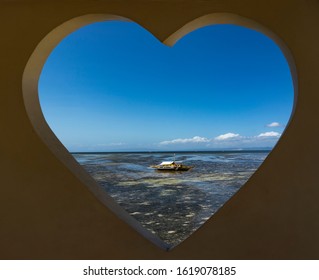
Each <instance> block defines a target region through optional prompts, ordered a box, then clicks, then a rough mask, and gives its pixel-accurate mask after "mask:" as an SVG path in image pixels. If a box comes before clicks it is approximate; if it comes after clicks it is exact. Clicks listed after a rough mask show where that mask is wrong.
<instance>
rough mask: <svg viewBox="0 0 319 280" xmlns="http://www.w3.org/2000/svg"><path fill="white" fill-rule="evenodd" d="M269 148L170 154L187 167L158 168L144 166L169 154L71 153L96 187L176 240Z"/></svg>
mask: <svg viewBox="0 0 319 280" xmlns="http://www.w3.org/2000/svg"><path fill="white" fill-rule="evenodd" d="M268 153H269V151H236V152H234V151H232V152H183V153H175V159H176V161H183V164H185V165H191V166H193V169H191V170H189V171H184V172H161V171H156V170H153V169H151V168H150V167H149V166H150V165H153V164H158V163H160V162H162V161H167V160H173V159H174V153H74V154H73V156H74V158H75V159H76V160H77V161H78V162H79V163H80V164H81V165H82V166H83V167H84V168H85V170H86V171H87V172H88V173H89V174H91V176H92V177H93V178H94V179H95V180H96V181H97V182H98V183H99V185H100V186H101V188H102V189H103V190H105V191H106V192H107V193H108V194H109V195H111V196H112V197H113V198H114V199H115V200H116V201H117V202H118V204H120V205H121V206H122V207H123V208H124V209H125V210H126V211H127V212H128V213H129V214H130V215H132V216H133V217H134V218H135V219H136V220H138V221H139V222H141V223H142V225H143V226H144V227H145V228H147V229H148V230H150V231H151V232H153V233H154V234H156V235H157V236H159V237H160V238H161V239H162V240H163V241H165V242H167V243H169V244H171V245H176V244H178V243H180V242H181V241H183V240H184V239H185V238H187V237H188V236H189V235H190V234H191V233H192V232H194V231H195V230H196V229H197V228H198V227H200V226H201V225H202V224H203V223H204V222H205V221H206V220H208V219H209V218H210V217H211V216H212V215H213V214H214V213H215V212H216V211H217V210H218V209H219V208H220V207H221V206H222V205H223V204H224V203H225V202H226V201H227V200H228V199H229V198H230V197H231V196H232V195H233V194H234V193H235V192H236V191H237V190H238V189H239V188H240V187H241V186H242V185H243V184H244V183H245V182H246V181H247V180H248V179H249V177H250V176H251V175H252V174H253V173H254V172H255V170H256V169H257V168H258V167H259V166H260V164H261V163H262V162H263V161H264V159H265V158H266V157H267V155H268Z"/></svg>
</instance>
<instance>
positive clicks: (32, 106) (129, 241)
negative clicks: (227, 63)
mask: <svg viewBox="0 0 319 280" xmlns="http://www.w3.org/2000/svg"><path fill="white" fill-rule="evenodd" d="M214 13H227V14H223V15H221V16H220V17H219V18H218V17H217V18H216V17H215V16H213V15H211V16H208V17H204V18H201V19H200V20H197V21H195V22H193V23H191V24H189V25H187V26H186V27H185V28H184V29H181V31H180V32H179V33H176V34H175V35H176V38H179V37H181V36H182V34H183V33H185V32H186V33H187V32H188V31H189V30H191V29H193V28H195V27H196V26H202V25H205V24H208V23H213V22H217V23H218V22H219V23H220V22H234V23H238V24H243V25H245V26H250V27H252V28H256V29H258V30H262V31H264V32H266V33H267V34H268V35H269V36H271V37H272V38H273V39H274V40H276V42H278V43H279V44H282V45H281V47H282V48H283V51H284V53H285V54H286V55H287V59H288V61H289V62H290V63H291V66H292V67H294V65H295V66H296V71H295V69H294V68H292V72H293V76H294V78H295V79H296V78H297V77H298V83H297V80H295V82H296V83H295V86H296V88H295V89H296V102H295V112H294V115H293V117H292V119H291V121H290V124H289V126H288V127H287V129H286V131H285V133H284V135H283V136H282V138H281V139H280V141H279V143H278V144H277V146H276V147H275V149H274V150H273V152H272V153H271V154H270V156H269V157H268V158H267V159H266V161H265V162H264V163H263V165H262V166H261V168H260V169H259V170H258V171H257V172H256V173H255V174H254V175H253V177H252V178H251V179H250V180H249V181H248V182H247V183H246V184H245V185H244V186H243V187H242V188H241V190H240V191H239V192H238V193H237V194H236V195H235V196H234V197H233V198H232V199H231V200H230V201H229V202H228V203H227V204H226V205H225V206H224V207H223V208H222V209H221V210H220V211H219V212H218V213H217V214H215V215H214V216H213V217H212V218H211V219H210V220H209V221H208V222H207V223H206V224H205V225H204V226H203V227H201V228H200V229H199V230H198V231H197V232H196V233H195V234H193V235H192V236H191V237H189V238H188V239H187V240H186V241H184V242H183V243H181V244H180V245H178V246H177V247H176V248H174V249H173V250H171V251H170V252H166V251H164V250H163V249H161V248H159V247H158V246H157V245H154V244H153V243H152V242H150V241H149V240H148V239H146V238H144V237H142V235H141V234H140V233H138V232H137V231H136V230H134V229H133V228H132V227H131V226H129V225H127V223H126V222H124V221H123V220H122V219H124V220H127V219H128V218H127V217H126V216H125V213H122V212H120V210H118V209H117V206H116V205H113V204H112V202H111V201H110V200H109V199H108V198H107V197H104V196H103V195H102V194H100V193H98V189H97V186H96V185H95V182H94V181H93V182H92V179H91V178H90V177H89V176H88V175H87V174H85V173H84V172H83V170H81V168H79V167H78V166H77V165H76V164H75V163H74V162H73V161H72V159H71V158H70V156H69V155H68V154H67V152H66V150H65V149H64V148H63V147H62V146H61V144H60V143H59V142H58V141H57V140H56V138H55V137H54V135H52V133H50V131H49V129H48V128H47V126H46V124H45V123H44V122H43V118H42V115H41V111H40V110H39V106H38V103H37V88H36V85H37V79H38V74H39V71H41V66H42V65H43V63H44V61H45V58H46V56H47V55H48V54H49V52H50V50H51V49H52V48H53V47H54V46H55V45H56V44H57V43H58V41H59V40H60V39H62V38H63V36H66V35H67V34H68V33H69V32H71V31H72V30H74V29H75V28H77V27H79V26H81V25H83V24H87V23H89V22H92V21H95V20H102V19H107V18H109V16H107V15H117V16H121V17H124V18H128V19H131V20H133V21H136V22H137V23H139V24H141V25H142V26H143V27H145V28H147V29H148V30H149V31H150V32H152V33H153V34H154V35H155V36H156V37H157V38H159V39H160V40H161V41H165V40H166V39H167V38H169V37H170V35H171V34H173V33H174V32H176V31H177V30H179V29H180V28H182V27H183V26H185V24H187V23H189V22H191V21H193V20H195V19H197V18H199V17H201V16H204V15H208V14H214ZM229 13H230V14H231V15H230V14H229ZM89 14H99V15H103V16H98V17H97V16H89V17H88V16H85V15H89ZM233 14H235V15H238V16H239V17H238V16H233ZM83 16H84V17H83ZM74 18H76V19H75V20H74ZM246 18H248V19H249V20H248V21H246V20H245V19H246ZM72 19H73V20H72ZM70 20H71V21H70ZM0 21H1V23H2V24H1V26H0V32H1V41H0V42H1V43H0V55H1V60H0V61H1V63H0V77H1V83H0V116H1V117H0V128H1V137H0V152H1V154H0V172H1V173H0V174H1V184H0V258H1V259H312V258H314V259H318V258H319V219H318V215H319V203H318V201H319V163H318V159H319V145H318V143H319V124H318V122H319V110H318V108H317V107H318V104H319V51H318V50H319V36H318V34H319V2H318V1H316V0H258V1H256V0H255V1H253V0H242V1H238V0H223V1H221V0H220V1H218V0H212V1H208V0H206V1H199V0H198V1H196V0H193V1H187V0H185V1H182V0H179V1H178V0H176V1H137V0H123V1H107V0H104V1H102V0H101V1H98V0H96V1H94V0H78V1H66V0H64V1H56V0H46V1H31V0H30V1H28V0H25V1H2V2H0ZM255 22H256V24H255ZM257 23H258V24H257ZM59 26H60V27H59ZM57 27H59V28H58V29H55V28H57ZM52 31H53V32H52ZM172 41H174V36H173V37H170V38H169V39H167V40H166V42H167V43H168V44H169V43H171V42H172ZM28 61H29V62H28ZM297 92H298V93H297ZM71 170H72V171H71ZM97 197H98V198H97ZM101 201H103V202H101ZM104 204H108V205H109V207H110V208H111V209H113V211H116V212H118V214H119V215H121V217H122V219H119V218H118V217H117V215H115V214H113V212H112V211H111V210H109V208H107V207H106V206H105V205H104ZM127 221H128V222H129V223H132V221H130V220H127ZM133 226H134V227H138V225H133ZM143 234H145V233H143ZM153 241H154V242H155V243H156V242H157V243H158V241H157V240H153Z"/></svg>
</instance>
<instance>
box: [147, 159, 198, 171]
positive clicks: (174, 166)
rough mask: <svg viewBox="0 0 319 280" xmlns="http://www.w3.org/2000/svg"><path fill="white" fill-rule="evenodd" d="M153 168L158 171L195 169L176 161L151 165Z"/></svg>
mask: <svg viewBox="0 0 319 280" xmlns="http://www.w3.org/2000/svg"><path fill="white" fill-rule="evenodd" d="M151 168H154V169H156V170H158V171H187V170H189V169H191V168H193V167H192V166H187V165H183V164H180V163H177V162H175V161H163V162H162V163H160V164H158V165H151Z"/></svg>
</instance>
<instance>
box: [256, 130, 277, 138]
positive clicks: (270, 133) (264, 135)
mask: <svg viewBox="0 0 319 280" xmlns="http://www.w3.org/2000/svg"><path fill="white" fill-rule="evenodd" d="M280 135H281V134H280V133H278V132H275V131H269V132H264V133H260V134H259V135H258V136H257V137H280Z"/></svg>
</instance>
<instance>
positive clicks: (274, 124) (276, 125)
mask: <svg viewBox="0 0 319 280" xmlns="http://www.w3.org/2000/svg"><path fill="white" fill-rule="evenodd" d="M267 126H268V127H278V126H281V124H280V123H279V122H272V123H270V124H267Z"/></svg>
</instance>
